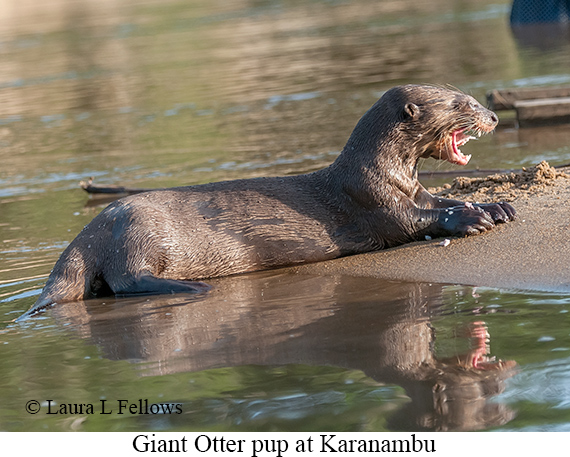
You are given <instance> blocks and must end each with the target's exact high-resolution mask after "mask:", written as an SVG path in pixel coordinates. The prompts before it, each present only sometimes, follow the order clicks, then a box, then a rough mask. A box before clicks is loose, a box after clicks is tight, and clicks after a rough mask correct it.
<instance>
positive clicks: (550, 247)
mask: <svg viewBox="0 0 570 457" xmlns="http://www.w3.org/2000/svg"><path fill="white" fill-rule="evenodd" d="M430 191H432V192H434V193H438V194H440V195H445V196H446V197H448V198H456V199H459V200H466V201H472V202H475V201H479V202H488V201H501V200H505V201H509V202H511V204H512V205H513V206H514V207H515V209H516V210H517V213H518V216H519V218H518V220H516V221H514V222H511V223H509V224H501V225H498V226H497V227H496V228H495V229H494V230H492V231H490V232H487V233H485V234H482V235H477V236H470V237H466V238H451V243H450V244H449V245H447V246H441V245H440V243H441V241H442V239H436V240H432V241H424V242H417V243H412V244H408V245H404V246H400V247H397V248H393V249H388V250H385V251H380V252H374V253H368V254H362V255H357V256H351V257H345V258H341V259H336V260H332V261H327V262H321V263H317V264H309V265H302V266H299V267H295V268H293V269H292V270H294V271H299V272H303V273H318V274H339V273H340V274H347V275H353V276H370V277H376V278H384V279H393V280H408V281H420V282H438V283H451V284H467V285H474V286H489V287H498V288H509V289H529V290H541V291H552V292H570V242H569V234H570V230H569V229H570V203H569V202H570V169H568V168H567V169H562V170H556V169H554V168H552V167H550V166H549V165H548V164H547V163H546V162H542V163H541V164H539V165H537V166H536V167H532V168H528V169H523V170H522V171H521V172H520V173H508V174H497V175H491V176H488V177H485V178H464V177H460V178H456V179H455V181H454V183H453V185H450V186H449V185H448V186H446V187H445V188H438V189H430Z"/></svg>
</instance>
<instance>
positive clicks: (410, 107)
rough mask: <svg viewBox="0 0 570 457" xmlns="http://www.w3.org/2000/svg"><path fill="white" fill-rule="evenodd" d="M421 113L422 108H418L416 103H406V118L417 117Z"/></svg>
mask: <svg viewBox="0 0 570 457" xmlns="http://www.w3.org/2000/svg"><path fill="white" fill-rule="evenodd" d="M419 115H420V109H419V108H418V105H416V104H414V103H406V106H404V117H405V118H406V119H417V117H418V116H419Z"/></svg>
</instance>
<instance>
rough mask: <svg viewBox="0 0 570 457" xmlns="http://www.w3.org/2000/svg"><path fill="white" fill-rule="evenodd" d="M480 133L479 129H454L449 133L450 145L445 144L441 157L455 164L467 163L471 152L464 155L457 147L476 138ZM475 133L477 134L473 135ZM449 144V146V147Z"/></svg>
mask: <svg viewBox="0 0 570 457" xmlns="http://www.w3.org/2000/svg"><path fill="white" fill-rule="evenodd" d="M481 134H482V132H481V130H475V131H470V130H468V129H459V130H454V131H453V132H452V133H451V135H450V136H451V141H450V143H451V145H449V144H447V142H446V147H445V148H444V155H443V156H442V157H441V158H442V159H444V160H447V161H448V162H450V163H455V164H457V165H467V163H468V162H469V159H471V154H469V155H465V154H463V153H462V152H461V149H459V148H460V147H461V146H463V145H465V144H466V143H467V142H468V141H469V140H476V139H477V137H480V136H481ZM474 135H477V136H474ZM450 146H451V147H450Z"/></svg>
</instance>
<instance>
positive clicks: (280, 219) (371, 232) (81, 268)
mask: <svg viewBox="0 0 570 457" xmlns="http://www.w3.org/2000/svg"><path fill="white" fill-rule="evenodd" d="M497 122H498V119H497V116H496V115H495V114H494V113H493V112H491V111H489V110H487V109H485V108H484V107H483V106H481V105H480V104H479V103H477V101H476V100H475V99H474V98H473V97H470V96H469V95H466V94H463V93H461V92H459V91H454V90H449V89H445V88H441V87H433V86H418V85H406V86H398V87H394V88H392V89H390V90H389V91H387V92H386V93H385V94H384V95H383V96H382V98H381V99H380V100H379V101H378V102H376V103H375V104H374V105H373V106H372V107H371V108H370V109H369V110H368V111H367V112H366V113H365V114H364V116H363V117H362V118H361V119H360V121H359V122H358V123H357V124H356V127H355V128H354V131H353V132H352V134H351V136H350V138H349V139H348V142H347V143H346V145H345V146H344V148H343V150H342V152H341V154H340V155H339V156H338V158H337V159H336V160H335V162H334V163H333V164H331V165H330V166H329V167H326V168H323V169H322V170H319V171H316V172H314V173H308V174H303V175H297V176H286V177H272V178H257V179H241V180H236V181H226V182H218V183H210V184H204V185H200V186H189V187H179V188H174V189H162V190H156V191H152V192H146V193H142V194H138V195H133V196H131V197H127V198H124V199H121V200H118V201H117V202H115V203H113V204H111V205H109V206H108V207H107V208H105V209H104V210H103V211H102V212H101V213H100V214H99V215H97V216H96V217H95V218H94V219H93V221H91V223H89V224H88V225H87V226H86V227H85V228H84V229H83V231H82V232H81V233H80V234H79V235H78V236H77V237H76V238H75V240H73V241H72V242H71V244H70V245H69V246H68V247H67V249H66V250H65V251H64V252H63V254H62V255H61V257H60V258H59V260H58V261H57V263H56V264H55V267H54V268H53V271H52V272H51V274H50V277H49V278H48V281H47V283H46V285H45V287H44V290H43V291H42V294H41V295H40V297H39V298H38V300H37V302H36V303H35V304H34V305H33V306H32V308H31V309H30V310H29V311H28V313H26V315H25V316H28V315H31V314H34V313H35V312H37V311H40V310H42V309H45V308H47V307H49V306H51V305H53V304H56V303H57V304H61V303H66V302H72V301H76V300H81V299H86V298H95V297H102V296H109V295H140V294H161V293H177V292H203V291H205V290H207V289H208V286H207V285H206V284H204V283H202V282H200V281H197V280H200V279H208V278H212V277H219V276H229V275H233V274H239V273H247V272H252V271H258V270H267V269H271V268H278V267H284V266H290V265H298V264H301V263H309V262H317V261H322V260H328V259H334V258H337V257H341V256H347V255H353V254H359V253H363V252H370V251H375V250H380V249H385V248H389V247H393V246H398V245H401V244H404V243H409V242H411V241H416V240H423V239H425V238H426V237H432V238H435V237H439V236H450V235H458V236H465V235H473V234H478V233H482V232H486V231H488V230H491V229H492V228H493V227H495V224H496V223H504V222H509V221H512V220H513V219H514V218H515V217H516V213H515V210H514V208H513V207H512V206H510V205H509V204H508V203H504V202H502V203H485V204H479V203H465V202H461V201H457V200H450V199H444V198H436V197H434V196H433V195H431V194H430V193H429V192H428V191H427V190H426V189H425V188H424V187H423V186H422V185H421V184H420V182H419V181H418V172H417V166H418V161H419V160H420V158H422V157H424V158H427V157H433V158H436V159H441V160H446V161H448V162H451V163H454V164H458V165H465V164H467V162H468V161H469V158H470V156H466V155H464V154H463V153H462V152H461V150H460V147H463V145H465V144H466V143H467V142H468V141H469V140H470V139H473V138H475V137H477V136H480V135H482V134H484V133H489V132H491V131H492V130H493V129H494V128H495V126H496V125H497Z"/></svg>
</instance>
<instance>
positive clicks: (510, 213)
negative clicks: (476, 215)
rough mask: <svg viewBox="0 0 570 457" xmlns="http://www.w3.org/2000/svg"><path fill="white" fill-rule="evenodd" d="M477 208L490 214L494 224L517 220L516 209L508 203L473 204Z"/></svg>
mask: <svg viewBox="0 0 570 457" xmlns="http://www.w3.org/2000/svg"><path fill="white" fill-rule="evenodd" d="M473 206H474V207H476V208H481V209H482V210H483V211H485V212H487V213H489V214H490V215H491V217H492V218H493V222H495V223H496V222H510V221H514V220H515V219H516V218H517V212H516V211H515V209H514V208H513V207H512V206H511V205H509V204H508V203H506V202H499V203H476V204H473Z"/></svg>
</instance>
